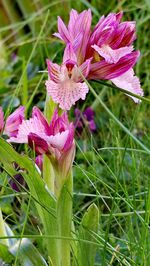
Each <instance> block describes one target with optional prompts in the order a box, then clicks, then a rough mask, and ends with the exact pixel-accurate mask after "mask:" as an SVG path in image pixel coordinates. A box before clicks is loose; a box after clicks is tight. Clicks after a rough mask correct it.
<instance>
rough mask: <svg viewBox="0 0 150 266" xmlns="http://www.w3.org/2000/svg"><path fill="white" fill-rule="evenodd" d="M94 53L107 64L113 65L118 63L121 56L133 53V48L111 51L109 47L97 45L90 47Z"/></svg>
mask: <svg viewBox="0 0 150 266" xmlns="http://www.w3.org/2000/svg"><path fill="white" fill-rule="evenodd" d="M92 47H93V48H94V49H95V51H96V52H98V54H99V55H100V56H102V57H103V58H105V60H106V62H107V63H109V64H115V63H117V62H118V61H119V59H120V58H122V57H123V56H125V55H127V54H130V53H131V52H132V51H133V46H129V47H128V46H126V47H121V48H119V49H115V50H113V49H111V47H110V46H109V45H103V46H102V47H99V46H97V45H95V44H94V45H92Z"/></svg>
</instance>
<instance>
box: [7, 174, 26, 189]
mask: <svg viewBox="0 0 150 266" xmlns="http://www.w3.org/2000/svg"><path fill="white" fill-rule="evenodd" d="M14 179H15V180H16V181H17V182H18V183H19V184H20V185H22V186H26V182H25V180H24V178H23V176H22V175H21V173H18V174H16V175H15V176H14ZM17 182H15V181H14V180H13V179H11V180H10V181H9V184H10V186H11V188H12V189H13V190H15V191H17V192H20V191H21V186H19V184H18V183H17Z"/></svg>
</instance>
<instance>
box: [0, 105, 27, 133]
mask: <svg viewBox="0 0 150 266" xmlns="http://www.w3.org/2000/svg"><path fill="white" fill-rule="evenodd" d="M24 111H25V107H24V106H20V107H18V108H17V109H16V110H15V111H14V112H13V113H12V114H11V115H10V116H8V118H7V119H6V123H5V128H4V134H6V135H8V136H9V137H16V135H17V133H18V129H19V126H20V124H21V123H22V121H23V120H24V118H25V114H24Z"/></svg>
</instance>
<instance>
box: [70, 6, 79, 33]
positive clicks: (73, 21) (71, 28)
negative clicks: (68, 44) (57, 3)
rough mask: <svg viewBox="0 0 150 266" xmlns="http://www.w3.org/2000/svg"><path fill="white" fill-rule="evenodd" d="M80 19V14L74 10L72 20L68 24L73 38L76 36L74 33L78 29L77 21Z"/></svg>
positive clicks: (71, 13) (71, 15)
mask: <svg viewBox="0 0 150 266" xmlns="http://www.w3.org/2000/svg"><path fill="white" fill-rule="evenodd" d="M77 18H78V12H77V11H76V10H74V9H72V10H71V12H70V20H69V23H68V30H69V32H70V33H71V35H72V36H74V31H75V27H76V24H75V23H76V20H77Z"/></svg>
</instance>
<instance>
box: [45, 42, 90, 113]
mask: <svg viewBox="0 0 150 266" xmlns="http://www.w3.org/2000/svg"><path fill="white" fill-rule="evenodd" d="M90 63H91V58H89V59H87V60H86V61H85V62H84V63H83V64H82V65H80V66H79V67H78V65H77V58H76V55H75V53H74V51H73V48H72V46H71V44H68V45H67V46H66V49H65V51H64V57H63V64H62V65H61V66H59V65H57V64H53V63H52V62H51V61H50V60H47V66H48V73H49V77H50V79H49V80H47V81H46V88H47V92H48V94H49V95H50V96H51V97H52V99H53V101H54V102H56V103H59V106H60V108H62V109H64V110H69V109H70V108H71V106H72V105H74V104H75V102H76V101H78V100H79V99H82V100H84V99H85V97H86V94H87V93H88V91H89V89H88V86H87V84H86V83H85V82H83V79H82V75H83V76H84V77H87V76H88V73H89V70H90Z"/></svg>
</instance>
